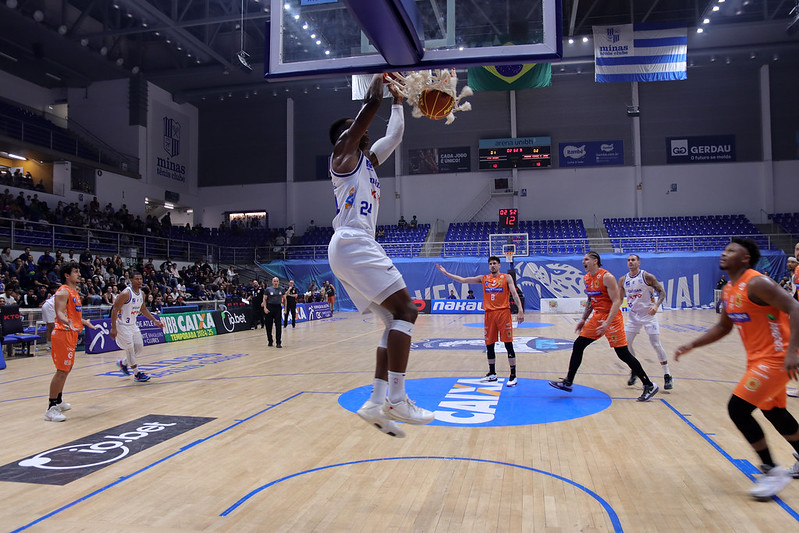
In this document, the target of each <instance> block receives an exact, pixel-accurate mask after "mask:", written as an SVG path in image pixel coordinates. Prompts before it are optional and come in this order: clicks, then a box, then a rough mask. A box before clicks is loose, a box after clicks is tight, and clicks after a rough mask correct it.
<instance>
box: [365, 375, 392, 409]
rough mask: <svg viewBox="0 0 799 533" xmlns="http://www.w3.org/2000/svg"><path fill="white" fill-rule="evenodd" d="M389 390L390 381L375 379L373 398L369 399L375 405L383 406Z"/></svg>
mask: <svg viewBox="0 0 799 533" xmlns="http://www.w3.org/2000/svg"><path fill="white" fill-rule="evenodd" d="M387 389H388V381H384V380H382V379H380V378H375V380H374V382H373V383H372V396H371V397H370V398H369V399H370V400H371V401H372V402H373V403H376V404H378V405H383V402H384V401H386V390H387Z"/></svg>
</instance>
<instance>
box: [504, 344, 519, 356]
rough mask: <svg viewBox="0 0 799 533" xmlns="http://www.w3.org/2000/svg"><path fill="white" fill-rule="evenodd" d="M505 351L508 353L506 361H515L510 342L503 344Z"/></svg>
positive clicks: (514, 353) (514, 351) (514, 352)
mask: <svg viewBox="0 0 799 533" xmlns="http://www.w3.org/2000/svg"><path fill="white" fill-rule="evenodd" d="M503 344H505V349H506V350H507V351H508V359H515V358H516V350H514V349H513V343H512V342H505V343H503Z"/></svg>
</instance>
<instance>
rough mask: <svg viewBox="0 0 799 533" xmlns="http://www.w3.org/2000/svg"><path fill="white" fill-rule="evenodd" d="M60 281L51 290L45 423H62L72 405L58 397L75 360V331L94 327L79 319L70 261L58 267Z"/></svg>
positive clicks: (76, 275)
mask: <svg viewBox="0 0 799 533" xmlns="http://www.w3.org/2000/svg"><path fill="white" fill-rule="evenodd" d="M61 281H62V282H63V285H61V287H59V288H58V290H57V291H56V293H55V326H54V327H53V335H52V337H51V341H50V342H51V345H52V347H51V351H50V354H51V355H52V357H53V363H55V368H56V371H55V375H54V376H53V379H52V380H51V381H50V404H49V406H48V407H47V411H46V412H45V413H44V419H45V420H46V421H48V422H63V421H64V420H66V419H67V417H65V416H64V414H63V411H69V410H70V409H72V406H71V405H70V404H68V403H67V402H65V401H62V399H61V393H62V392H63V390H64V383H66V381H67V376H68V375H69V372H70V370H72V365H73V363H74V362H75V347H76V346H77V344H78V333H80V330H81V329H83V328H82V327H81V324H83V325H85V326H86V327H87V328H92V329H97V328H98V326H95V325H93V324H92V323H91V322H89V321H88V320H83V318H82V317H81V314H80V308H81V305H80V294H78V291H77V288H78V282H79V281H80V266H79V265H78V263H76V262H74V261H71V262H69V263H67V264H66V265H64V266H62V267H61Z"/></svg>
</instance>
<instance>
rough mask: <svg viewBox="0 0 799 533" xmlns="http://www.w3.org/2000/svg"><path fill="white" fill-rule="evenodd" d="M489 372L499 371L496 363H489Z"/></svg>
mask: <svg viewBox="0 0 799 533" xmlns="http://www.w3.org/2000/svg"><path fill="white" fill-rule="evenodd" d="M488 373H489V374H496V373H497V365H496V364H495V363H488Z"/></svg>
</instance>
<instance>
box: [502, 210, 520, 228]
mask: <svg viewBox="0 0 799 533" xmlns="http://www.w3.org/2000/svg"><path fill="white" fill-rule="evenodd" d="M518 226H519V210H518V209H513V208H511V209H500V210H499V227H500V228H516V227H518Z"/></svg>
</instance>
